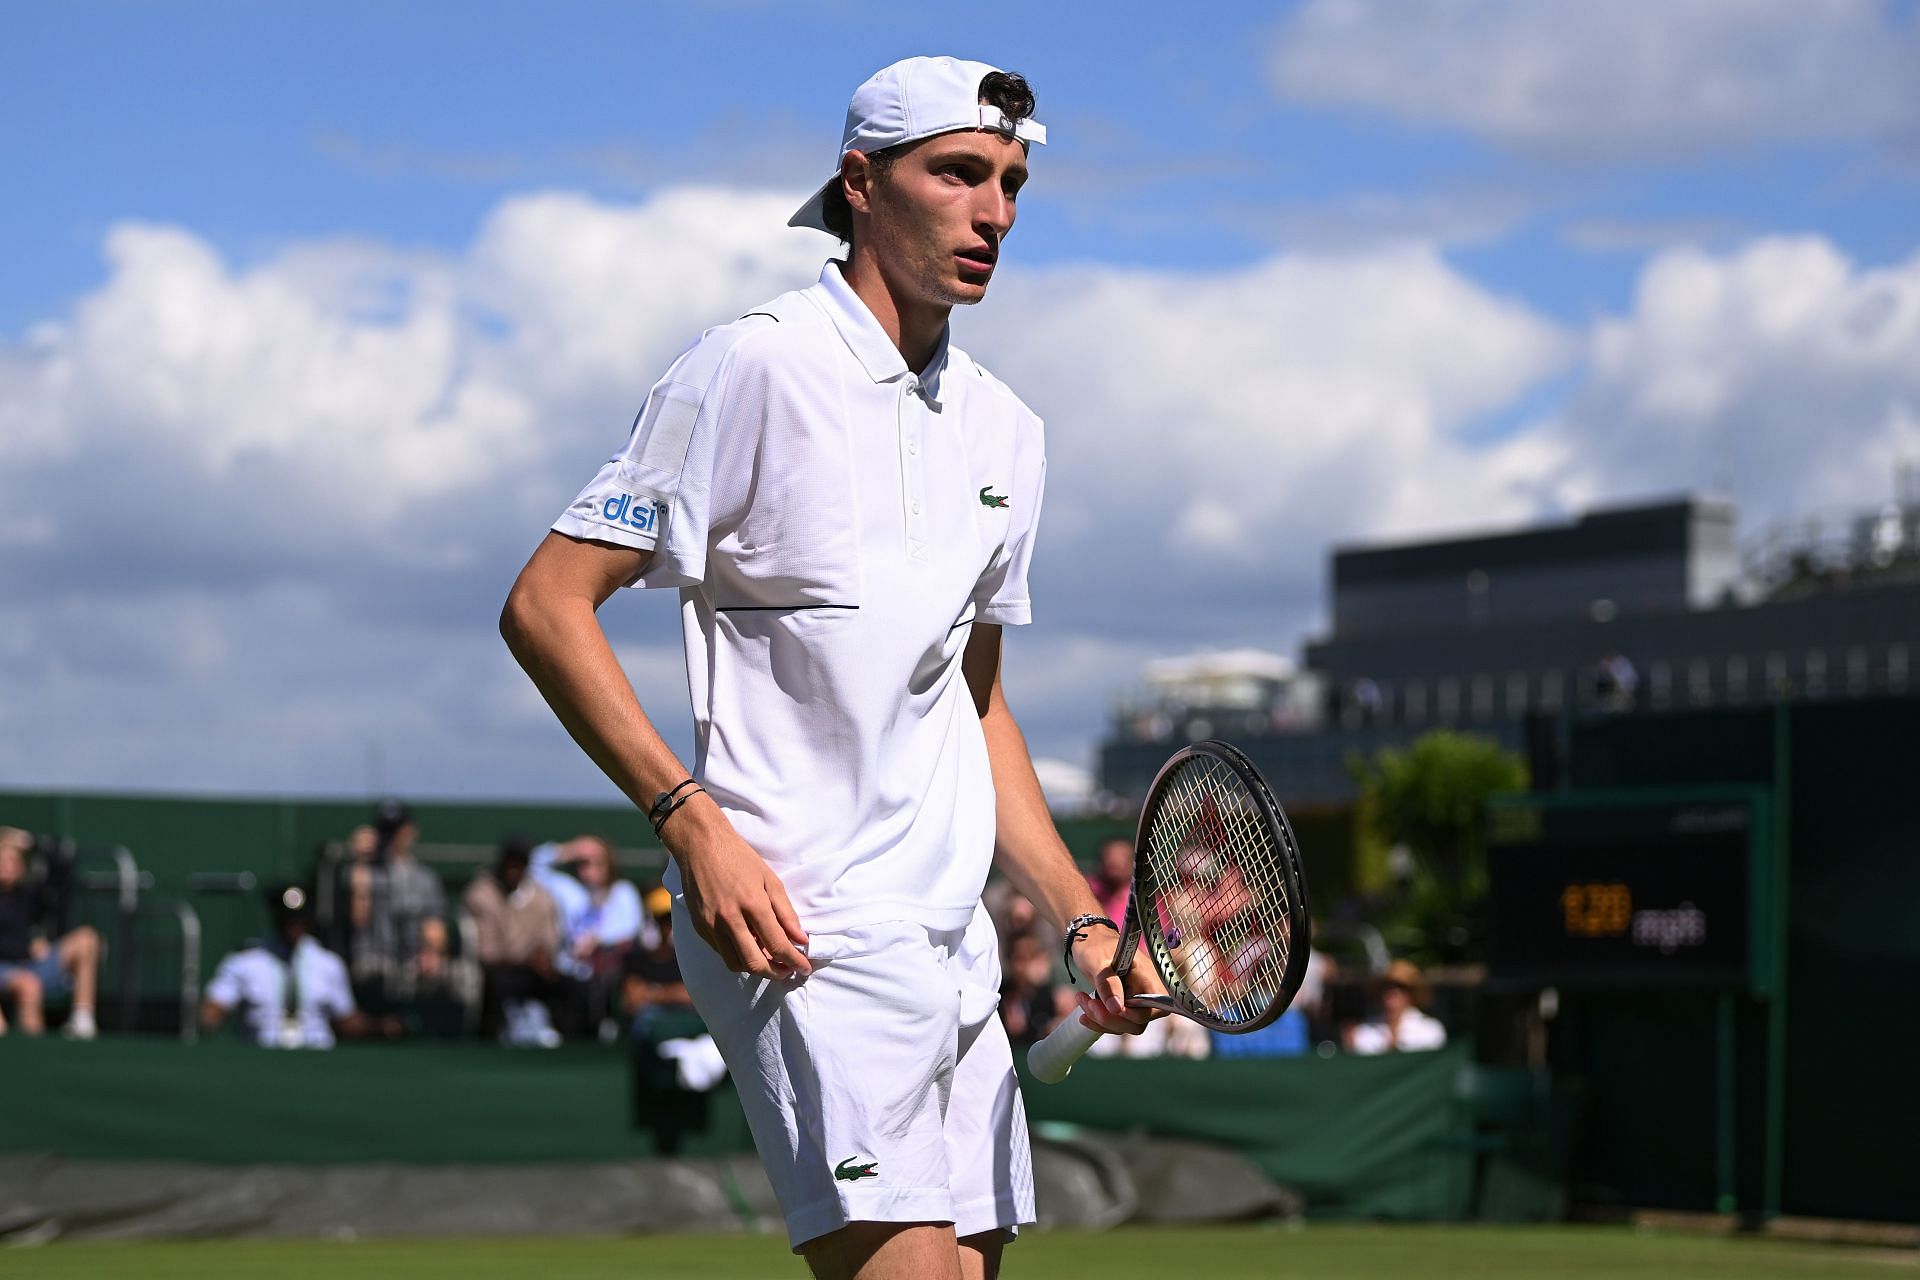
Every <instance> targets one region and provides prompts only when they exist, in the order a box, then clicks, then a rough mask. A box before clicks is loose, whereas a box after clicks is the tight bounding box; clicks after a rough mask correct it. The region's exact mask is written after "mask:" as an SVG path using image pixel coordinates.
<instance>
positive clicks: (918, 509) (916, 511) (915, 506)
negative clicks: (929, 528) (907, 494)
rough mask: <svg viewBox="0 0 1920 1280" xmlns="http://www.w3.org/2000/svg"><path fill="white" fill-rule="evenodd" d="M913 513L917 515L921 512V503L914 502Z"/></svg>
mask: <svg viewBox="0 0 1920 1280" xmlns="http://www.w3.org/2000/svg"><path fill="white" fill-rule="evenodd" d="M913 514H915V515H919V514H920V504H919V503H917V502H916V503H914V504H913Z"/></svg>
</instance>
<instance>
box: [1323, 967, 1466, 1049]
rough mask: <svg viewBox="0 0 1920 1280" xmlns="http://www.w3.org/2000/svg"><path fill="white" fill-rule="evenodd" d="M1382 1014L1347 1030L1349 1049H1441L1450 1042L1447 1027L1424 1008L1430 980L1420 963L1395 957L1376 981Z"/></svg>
mask: <svg viewBox="0 0 1920 1280" xmlns="http://www.w3.org/2000/svg"><path fill="white" fill-rule="evenodd" d="M1375 988H1376V990H1377V992H1378V995H1377V999H1378V1000H1379V1002H1380V1016H1379V1017H1378V1018H1377V1019H1375V1020H1373V1021H1371V1022H1363V1023H1360V1024H1359V1025H1357V1026H1353V1027H1349V1028H1348V1029H1347V1049H1348V1050H1349V1051H1350V1052H1353V1053H1367V1054H1373V1053H1392V1052H1395V1051H1400V1052H1413V1051H1416V1050H1420V1049H1438V1048H1440V1047H1441V1046H1442V1045H1444V1044H1446V1042H1447V1029H1446V1028H1445V1027H1443V1026H1441V1025H1440V1023H1439V1021H1438V1020H1437V1019H1434V1018H1430V1017H1428V1016H1427V1015H1426V1014H1425V1013H1422V1012H1421V1010H1422V1009H1423V1008H1424V1007H1425V1006H1426V1003H1427V995H1428V992H1427V980H1426V978H1425V977H1423V976H1422V975H1421V973H1420V969H1419V966H1417V965H1415V964H1413V963H1412V962H1411V961H1408V960H1395V961H1394V962H1393V963H1392V964H1391V965H1389V966H1387V971H1386V972H1385V973H1384V974H1382V975H1380V977H1379V978H1378V979H1376V981H1375Z"/></svg>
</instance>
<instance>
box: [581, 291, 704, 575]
mask: <svg viewBox="0 0 1920 1280" xmlns="http://www.w3.org/2000/svg"><path fill="white" fill-rule="evenodd" d="M740 330H741V325H740V324H739V323H736V324H734V325H729V326H725V327H724V328H721V329H715V330H711V331H709V332H708V333H707V334H706V335H705V336H703V337H702V338H701V339H700V341H698V342H696V343H694V344H693V346H691V347H689V348H688V349H687V350H686V351H685V352H684V353H683V354H682V355H681V356H680V358H679V359H678V360H676V361H674V363H673V367H672V368H670V369H669V370H667V376H666V377H664V378H662V379H661V380H660V381H659V382H658V383H656V384H654V388H653V390H652V391H651V392H650V393H649V394H648V395H647V402H646V405H645V406H644V407H643V408H642V409H641V410H640V415H639V417H637V418H636V419H635V420H634V424H633V430H632V432H631V433H629V435H628V437H627V444H626V447H625V448H624V449H622V450H621V451H620V452H619V453H616V454H614V455H613V457H611V458H609V459H608V460H607V463H606V465H605V466H603V467H601V468H600V471H599V474H597V475H595V476H594V478H593V480H592V482H591V483H590V484H588V485H587V487H586V488H584V489H582V490H581V491H580V494H579V496H578V497H576V498H575V499H574V500H573V501H572V503H570V504H569V505H568V507H567V509H566V511H565V512H564V513H563V514H562V515H561V516H560V518H559V519H558V520H556V521H554V522H553V529H554V531H555V532H556V533H562V534H565V535H566V536H567V537H570V538H582V539H586V540H589V541H593V542H609V543H613V544H614V545H616V546H623V547H634V548H638V549H640V550H650V551H652V552H653V553H654V554H653V556H652V557H651V558H650V559H649V560H648V562H647V564H646V567H645V568H644V569H642V570H641V572H640V573H639V574H638V575H637V576H636V577H635V578H634V579H633V581H632V582H629V583H628V584H627V585H628V586H631V587H687V586H693V585H694V584H696V583H699V582H701V581H703V580H704V579H705V577H706V571H707V547H708V542H709V536H708V535H709V532H710V530H711V528H712V525H713V520H714V499H713V487H714V472H715V467H714V461H715V451H716V440H717V439H718V437H719V435H720V431H719V425H720V419H721V417H722V415H723V412H724V407H725V401H726V398H727V396H726V389H727V388H726V383H727V381H728V379H729V378H730V376H731V369H732V366H733V363H734V362H733V360H732V359H731V358H730V356H731V355H732V352H733V350H734V348H735V347H736V346H737V345H738V340H739V337H740V336H741V333H740ZM736 434H737V433H736Z"/></svg>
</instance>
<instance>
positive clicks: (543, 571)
mask: <svg viewBox="0 0 1920 1280" xmlns="http://www.w3.org/2000/svg"><path fill="white" fill-rule="evenodd" d="M652 554H653V553H652V552H651V551H650V550H642V549H638V548H633V547H618V546H613V545H611V544H607V543H600V542H589V541H584V540H581V539H577V538H569V537H566V536H564V535H562V534H558V533H549V534H547V536H546V539H545V540H544V541H543V542H541V544H540V545H539V547H538V548H536V549H535V551H534V553H533V557H532V558H531V559H530V560H528V561H527V565H526V568H524V569H522V570H521V571H520V577H519V579H518V580H517V581H516V582H515V583H514V584H513V590H512V591H511V592H510V593H509V594H508V596H507V603H506V607H505V608H504V609H503V610H502V611H501V614H500V634H501V635H502V636H503V637H504V638H505V639H506V642H507V647H508V648H509V649H511V650H512V651H513V656H514V658H515V659H517V660H518V661H519V663H520V665H521V666H522V667H523V668H525V669H526V672H527V674H528V675H529V676H530V677H532V679H533V683H534V684H535V686H537V687H538V688H539V690H540V694H541V696H542V697H544V698H545V699H546V700H547V705H548V706H550V707H552V708H553V710H554V714H555V715H557V716H559V717H560V723H561V724H563V725H565V726H566V729H567V732H568V733H570V734H572V735H573V740H574V741H575V742H577V743H579V744H580V747H581V749H582V750H584V751H585V752H586V753H587V755H588V756H589V757H591V758H592V760H593V762H594V763H595V764H597V765H599V766H600V769H601V771H602V772H603V773H605V774H606V775H607V777H609V778H611V779H612V780H613V783H614V785H615V786H617V787H619V788H620V790H621V791H623V792H624V793H626V796H627V798H628V799H630V800H632V801H633V803H634V804H635V805H636V806H638V807H639V809H640V810H641V812H643V813H644V812H646V811H647V810H648V809H649V808H650V807H651V806H652V804H653V800H654V797H655V796H657V795H658V794H660V793H661V792H662V791H666V790H668V789H670V788H672V787H674V786H675V785H677V784H678V783H679V782H680V781H681V780H682V779H684V778H686V777H687V776H688V772H689V771H688V769H687V767H686V766H685V765H683V764H681V763H680V761H679V760H678V759H677V758H676V757H675V756H674V754H673V750H672V748H670V747H668V746H667V744H666V742H665V741H663V740H662V739H661V737H660V734H659V732H658V731H657V730H655V728H654V727H653V722H652V721H650V720H649V719H648V718H647V715H646V713H645V712H644V711H642V710H641V709H640V700H639V699H638V698H636V697H635V696H634V693H633V687H632V686H631V685H630V684H628V683H627V676H626V673H625V672H624V671H622V670H621V669H620V662H619V660H618V659H617V658H615V657H614V653H613V647H612V646H611V645H609V644H608V643H607V637H606V633H605V632H604V631H603V630H601V627H600V619H599V614H598V610H599V608H600V606H601V605H602V604H603V603H605V602H606V600H607V598H608V597H609V596H611V595H613V593H614V592H615V591H618V590H619V589H620V588H621V587H622V586H624V585H626V584H627V583H629V582H631V581H633V580H634V579H635V578H636V577H638V576H639V574H640V572H641V570H643V569H644V568H645V567H646V565H647V562H648V560H649V559H651V557H652ZM661 838H662V841H663V843H665V845H666V846H667V852H668V853H669V854H670V855H672V857H673V859H674V861H675V862H676V863H677V864H678V865H679V867H680V874H681V879H682V882H683V885H684V888H685V890H686V897H687V910H688V912H689V914H690V915H691V916H692V917H693V924H694V928H695V929H696V930H697V931H698V932H699V934H700V936H701V937H702V938H705V939H706V940H707V942H708V944H709V945H711V946H712V947H713V949H714V951H715V952H717V953H718V954H719V956H720V958H721V959H722V960H723V961H725V962H726V964H727V967H729V968H731V969H733V970H735V971H737V972H741V973H751V974H755V975H756V976H759V977H775V976H785V975H786V974H788V973H800V974H805V973H807V972H809V966H808V964H807V958H806V956H805V955H804V954H802V953H801V951H800V950H799V946H801V945H804V944H805V942H806V933H805V931H804V930H803V929H801V927H800V920H799V917H798V916H797V915H795V914H794V910H793V906H792V904H791V903H790V902H789V901H788V900H787V892H786V889H785V887H784V886H783V885H782V884H781V883H780V880H779V877H777V876H775V875H774V874H773V871H772V869H771V868H769V867H768V866H767V864H766V862H765V860H764V859H762V858H761V857H760V855H759V854H758V853H756V852H754V850H753V849H752V848H751V847H750V846H748V844H747V843H746V842H745V841H744V840H742V839H740V837H739V835H738V833H736V832H735V831H734V829H733V825H732V824H731V823H729V822H728V821H727V818H726V815H725V814H724V813H722V812H721V810H720V807H719V806H718V805H717V804H715V803H714V802H713V801H712V799H710V798H709V797H707V796H706V795H704V794H702V795H696V796H694V797H693V799H691V800H689V801H688V802H687V803H686V804H684V805H682V806H681V807H680V809H679V810H678V811H677V812H676V813H675V814H674V815H673V818H672V820H671V821H670V822H668V823H667V824H666V827H665V829H664V830H663V831H662V833H661Z"/></svg>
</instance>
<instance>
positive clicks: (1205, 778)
mask: <svg viewBox="0 0 1920 1280" xmlns="http://www.w3.org/2000/svg"><path fill="white" fill-rule="evenodd" d="M1312 929H1313V926H1312V922H1311V920H1310V919H1309V917H1308V915H1307V885H1306V880H1305V878H1304V877H1303V875H1302V874H1301V870H1300V849H1299V846H1298V845H1297V844H1296V843H1295V842H1294V838H1293V828H1292V827H1290V826H1288V825H1287V815H1286V814H1285V813H1283V812H1281V810H1280V806H1279V805H1278V804H1277V803H1275V801H1274V798H1273V793H1272V792H1270V791H1269V790H1268V789H1267V784H1266V781H1265V780H1264V779H1262V778H1261V776H1260V772H1259V770H1257V769H1255V768H1254V767H1253V763H1252V762H1251V761H1249V760H1248V759H1247V758H1246V756H1244V755H1242V754H1241V753H1240V751H1239V750H1238V749H1237V748H1235V747H1232V746H1229V745H1228V744H1226V743H1224V742H1220V741H1217V740H1211V739H1210V740H1208V741H1206V742H1197V743H1195V744H1194V745H1192V746H1190V747H1185V748H1182V749H1181V750H1180V751H1179V752H1177V753H1175V755H1174V757H1173V758H1172V759H1171V760H1169V761H1167V763H1166V764H1165V765H1163V766H1161V769H1160V772H1159V774H1158V775H1156V776H1155V778H1154V780H1153V787H1152V789H1151V790H1149V791H1148V792H1147V802H1146V804H1145V805H1144V806H1143V807H1142V808H1141V810H1140V830H1139V833H1138V835H1137V836H1136V837H1135V839H1134V860H1133V892H1132V895H1131V897H1130V898H1129V899H1128V901H1127V918H1126V923H1125V925H1124V926H1123V927H1122V929H1121V934H1120V949H1119V951H1118V952H1116V953H1115V954H1116V955H1117V956H1118V959H1117V961H1116V962H1115V964H1114V968H1115V970H1116V971H1118V972H1119V973H1120V974H1121V975H1122V976H1123V977H1124V976H1125V975H1126V973H1127V972H1128V970H1130V969H1131V968H1132V967H1133V963H1134V958H1135V957H1136V956H1137V955H1139V954H1140V953H1141V951H1142V944H1144V950H1145V953H1146V956H1147V958H1148V959H1149V960H1150V961H1151V963H1152V964H1153V967H1154V970H1155V971H1156V972H1157V973H1158V974H1159V975H1160V981H1161V983H1162V984H1163V985H1164V986H1165V987H1166V989H1167V994H1166V995H1164V996H1148V995H1135V996H1129V997H1127V1003H1128V1004H1129V1005H1131V1006H1133V1007H1135V1008H1149V1009H1163V1010H1165V1011H1166V1012H1168V1013H1177V1014H1180V1015H1181V1016H1183V1017H1187V1018H1192V1019H1193V1020H1194V1021H1195V1022H1198V1023H1199V1024H1200V1025H1202V1026H1204V1027H1209V1028H1212V1029H1213V1030H1215V1031H1225V1032H1233V1033H1239V1032H1247V1031H1257V1030H1259V1029H1260V1028H1261V1027H1264V1026H1266V1025H1267V1024H1268V1023H1270V1022H1272V1021H1273V1020H1274V1019H1275V1018H1278V1017H1279V1016H1280V1015H1281V1014H1282V1013H1284V1012H1286V1008H1287V1005H1288V1004H1289V1003H1291V1002H1292V1000H1293V997H1294V995H1295V993H1297V992H1298V991H1299V990H1300V982H1301V979H1302V978H1304V977H1305V976H1306V972H1307V951H1308V948H1309V946H1310V944H1311V941H1312V938H1311V934H1312ZM1103 1034H1104V1033H1103V1032H1100V1031H1096V1030H1094V1029H1093V1028H1092V1027H1089V1026H1088V1025H1087V1024H1086V1023H1085V1022H1082V1021H1081V1020H1080V1018H1079V1017H1078V1016H1077V1015H1076V1016H1074V1017H1072V1018H1069V1019H1067V1020H1066V1021H1065V1022H1063V1023H1061V1024H1060V1025H1059V1026H1057V1027H1055V1028H1054V1029H1053V1031H1052V1032H1051V1033H1049V1034H1048V1035H1047V1037H1046V1038H1045V1039H1044V1040H1042V1041H1040V1043H1039V1044H1036V1045H1034V1046H1033V1048H1032V1049H1031V1050H1030V1051H1029V1052H1028V1054H1027V1066H1028V1067H1029V1068H1030V1069H1031V1070H1032V1072H1033V1075H1034V1078H1035V1079H1037V1080H1040V1081H1042V1082H1044V1083H1046V1084H1058V1083H1059V1082H1060V1081H1062V1080H1064V1079H1066V1078H1067V1073H1068V1072H1069V1071H1071V1070H1073V1064H1074V1063H1075V1062H1078V1061H1079V1060H1080V1055H1081V1054H1083V1053H1085V1052H1086V1051H1087V1050H1088V1049H1089V1048H1091V1047H1092V1045H1093V1043H1094V1041H1096V1040H1098V1039H1099V1038H1100V1037H1101V1036H1102V1035H1103Z"/></svg>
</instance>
